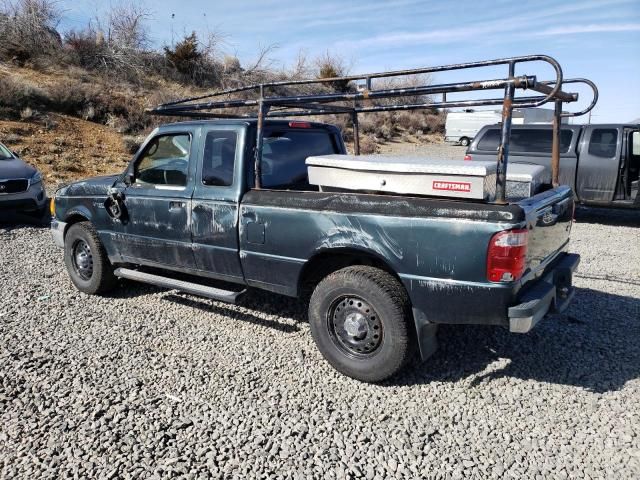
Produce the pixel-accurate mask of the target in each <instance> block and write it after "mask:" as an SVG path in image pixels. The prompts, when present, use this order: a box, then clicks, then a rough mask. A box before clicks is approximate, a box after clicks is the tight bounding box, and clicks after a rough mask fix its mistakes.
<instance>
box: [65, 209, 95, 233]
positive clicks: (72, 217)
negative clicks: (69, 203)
mask: <svg viewBox="0 0 640 480" xmlns="http://www.w3.org/2000/svg"><path fill="white" fill-rule="evenodd" d="M90 221H91V216H90V215H89V214H87V213H86V212H82V211H80V210H71V211H69V212H68V213H67V214H66V215H65V216H64V222H65V223H66V225H65V227H64V235H65V236H66V235H67V232H68V231H69V228H70V227H71V225H75V224H76V223H80V222H90Z"/></svg>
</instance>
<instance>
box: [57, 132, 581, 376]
mask: <svg viewBox="0 0 640 480" xmlns="http://www.w3.org/2000/svg"><path fill="white" fill-rule="evenodd" d="M256 128H257V122H256V121H255V120H250V119H249V120H199V121H190V122H183V123H175V124H170V125H164V126H162V127H160V128H158V129H156V130H155V131H154V132H153V133H152V134H151V135H150V136H149V138H148V139H147V140H146V141H145V143H144V144H143V145H142V147H141V148H140V150H139V152H138V153H137V154H136V155H135V156H134V158H133V159H132V161H131V163H130V165H129V166H128V168H127V169H126V170H125V171H124V172H123V173H122V174H121V175H119V176H109V177H97V178H93V179H89V180H83V181H79V182H76V183H72V184H70V185H67V186H65V187H63V188H61V189H59V190H58V191H57V192H56V194H55V198H54V199H53V203H52V210H53V214H54V218H53V222H52V226H51V228H52V233H53V237H54V239H55V242H56V243H57V245H58V246H60V247H63V248H64V259H65V263H66V267H67V269H68V273H69V276H70V278H71V280H72V282H73V283H74V284H75V286H76V287H77V288H78V289H79V290H80V291H82V292H85V293H89V294H101V293H105V292H107V291H108V290H110V289H112V288H113V287H115V286H116V283H117V278H118V277H121V278H126V279H133V280H139V281H142V282H147V283H151V284H155V285H158V286H161V287H166V288H171V289H178V290H181V291H184V292H187V293H190V294H196V295H202V296H205V297H209V298H212V299H215V300H220V301H225V302H235V301H238V300H239V298H240V296H241V295H243V294H248V293H247V292H249V290H248V288H249V287H253V288H257V289H262V290H267V291H270V292H274V293H276V294H282V295H287V296H290V297H304V296H306V295H309V322H310V327H311V333H312V335H313V338H314V340H315V342H316V344H317V346H318V348H319V349H320V351H321V352H322V354H323V355H324V357H325V358H326V359H327V360H328V361H329V362H330V364H331V365H333V366H334V367H335V368H336V369H337V370H339V371H340V372H343V373H344V374H346V375H349V376H351V377H354V378H356V379H359V380H363V381H380V380H382V379H385V378H387V377H389V376H391V375H393V374H395V373H396V372H398V371H399V369H401V368H402V366H403V365H405V363H406V362H407V360H408V359H409V358H411V356H412V355H413V354H414V352H415V351H416V350H417V351H419V353H420V354H421V356H422V358H423V359H424V358H427V357H428V356H429V355H430V354H431V353H433V351H434V350H435V347H436V330H437V327H438V325H440V324H488V325H497V326H501V327H506V328H509V329H510V330H511V331H512V332H520V333H525V332H528V331H529V330H530V329H531V328H533V326H534V325H535V324H536V323H537V322H538V321H539V320H541V319H542V318H543V317H544V316H545V315H546V314H547V313H548V312H558V311H562V310H563V309H565V308H566V307H567V305H568V303H569V301H570V299H571V298H572V296H573V288H572V272H573V271H574V269H575V268H576V266H577V265H578V262H579V257H578V256H577V255H574V254H570V253H567V252H566V249H567V244H568V242H569V234H570V230H571V224H572V218H573V210H574V200H573V193H572V191H571V189H570V188H569V187H567V186H560V187H558V188H555V189H547V190H546V191H543V192H541V193H538V194H536V195H535V196H533V197H530V198H526V199H524V200H521V201H518V202H515V203H514V202H512V203H507V204H497V203H489V202H485V201H483V200H467V199H447V198H429V197H424V196H423V197H418V196H411V195H397V194H380V193H361V192H347V191H332V192H326V191H324V192H323V191H319V189H318V187H316V186H313V185H310V184H309V181H308V174H307V166H306V165H305V160H306V159H307V158H308V157H310V156H322V155H331V154H344V153H346V150H345V145H344V143H343V140H342V138H341V135H340V133H339V131H338V130H337V128H335V127H334V126H331V125H326V124H321V123H309V122H289V121H286V120H284V121H283V120H265V123H264V127H263V128H264V132H263V139H264V142H263V146H262V173H261V176H262V177H261V178H262V184H261V188H260V189H257V188H254V178H255V177H254V171H253V169H254V164H255V162H254V158H253V152H254V147H255V143H256ZM114 192H116V193H117V194H116V193H114ZM212 280H216V281H218V282H216V285H215V286H212V285H211V281H212ZM219 281H224V282H225V283H224V285H228V286H226V287H224V288H221V287H220V282H219ZM305 298H307V297H305Z"/></svg>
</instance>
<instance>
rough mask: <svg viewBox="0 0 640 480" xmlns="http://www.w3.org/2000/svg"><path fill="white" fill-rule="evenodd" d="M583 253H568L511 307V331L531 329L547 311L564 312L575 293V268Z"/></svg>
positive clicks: (523, 331) (524, 331)
mask: <svg viewBox="0 0 640 480" xmlns="http://www.w3.org/2000/svg"><path fill="white" fill-rule="evenodd" d="M579 263H580V256H579V255H576V254H572V253H569V254H566V255H565V256H564V258H563V259H562V260H560V262H559V263H558V264H557V265H556V266H555V267H554V268H553V269H552V270H551V271H550V272H549V273H547V274H546V275H545V276H544V277H543V278H542V279H540V280H539V281H538V282H537V283H536V284H535V285H534V286H533V287H532V288H530V289H529V290H527V292H526V293H525V294H524V295H523V296H522V297H521V298H520V301H521V303H520V304H518V305H515V306H513V307H510V308H509V331H511V332H513V333H527V332H528V331H530V330H531V329H532V328H533V327H535V326H536V324H537V323H538V322H539V321H540V320H542V319H543V318H544V317H545V316H546V315H547V313H560V312H563V311H564V310H565V309H566V308H567V307H568V306H569V303H571V299H572V298H573V296H574V295H575V289H574V288H573V286H572V277H573V272H574V270H575V269H576V268H577V267H578V264H579Z"/></svg>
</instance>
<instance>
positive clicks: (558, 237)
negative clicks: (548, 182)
mask: <svg viewBox="0 0 640 480" xmlns="http://www.w3.org/2000/svg"><path fill="white" fill-rule="evenodd" d="M518 205H520V206H521V207H522V208H523V209H524V211H525V215H526V221H527V228H528V230H529V242H528V248H527V263H526V266H527V269H528V270H529V274H528V275H526V277H528V278H527V279H531V278H532V277H535V276H537V275H536V274H538V273H541V272H542V270H543V269H544V268H545V267H546V266H547V265H548V264H549V263H551V262H552V261H553V260H554V259H555V258H556V257H557V256H558V255H559V254H560V252H562V251H564V250H565V249H566V246H567V244H568V242H569V235H570V233H571V224H572V221H573V192H572V190H571V188H569V187H568V186H566V185H562V186H560V187H557V188H554V189H552V190H547V191H546V192H542V193H539V194H537V195H535V196H533V197H530V198H527V199H525V200H522V201H520V202H518ZM531 274H533V275H531ZM527 279H525V281H526V280H527Z"/></svg>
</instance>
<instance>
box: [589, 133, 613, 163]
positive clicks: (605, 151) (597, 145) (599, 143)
mask: <svg viewBox="0 0 640 480" xmlns="http://www.w3.org/2000/svg"><path fill="white" fill-rule="evenodd" d="M617 145H618V130H617V129H615V128H594V129H593V132H591V139H590V140H589V155H593V156H595V157H602V158H611V157H615V156H616V149H617V148H616V147H617Z"/></svg>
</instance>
